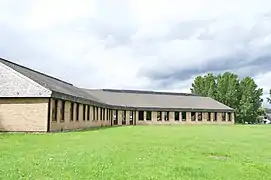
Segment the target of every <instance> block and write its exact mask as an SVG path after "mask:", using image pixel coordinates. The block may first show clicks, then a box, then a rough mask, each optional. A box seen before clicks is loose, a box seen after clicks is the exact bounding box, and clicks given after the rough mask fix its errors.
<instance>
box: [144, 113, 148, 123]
mask: <svg viewBox="0 0 271 180" xmlns="http://www.w3.org/2000/svg"><path fill="white" fill-rule="evenodd" d="M146 120H147V111H144V121H146Z"/></svg>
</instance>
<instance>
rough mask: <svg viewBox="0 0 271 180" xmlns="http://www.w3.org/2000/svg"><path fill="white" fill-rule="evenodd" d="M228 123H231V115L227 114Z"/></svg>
mask: <svg viewBox="0 0 271 180" xmlns="http://www.w3.org/2000/svg"><path fill="white" fill-rule="evenodd" d="M228 121H231V113H228Z"/></svg>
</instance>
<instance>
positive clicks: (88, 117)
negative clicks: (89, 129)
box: [87, 106, 90, 121]
mask: <svg viewBox="0 0 271 180" xmlns="http://www.w3.org/2000/svg"><path fill="white" fill-rule="evenodd" d="M87 108H88V109H87V120H88V121H89V120H90V106H88V107H87Z"/></svg>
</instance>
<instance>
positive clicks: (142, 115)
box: [138, 111, 144, 121]
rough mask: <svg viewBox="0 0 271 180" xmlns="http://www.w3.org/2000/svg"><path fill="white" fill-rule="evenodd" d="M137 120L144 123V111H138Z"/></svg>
mask: <svg viewBox="0 0 271 180" xmlns="http://www.w3.org/2000/svg"><path fill="white" fill-rule="evenodd" d="M138 120H139V121H144V111H138Z"/></svg>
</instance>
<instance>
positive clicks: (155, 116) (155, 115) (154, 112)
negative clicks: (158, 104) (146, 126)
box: [151, 111, 157, 123]
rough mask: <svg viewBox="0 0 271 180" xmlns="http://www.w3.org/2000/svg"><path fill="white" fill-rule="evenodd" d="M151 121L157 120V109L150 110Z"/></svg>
mask: <svg viewBox="0 0 271 180" xmlns="http://www.w3.org/2000/svg"><path fill="white" fill-rule="evenodd" d="M151 121H152V122H153V123H155V122H157V111H152V112H151Z"/></svg>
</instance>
